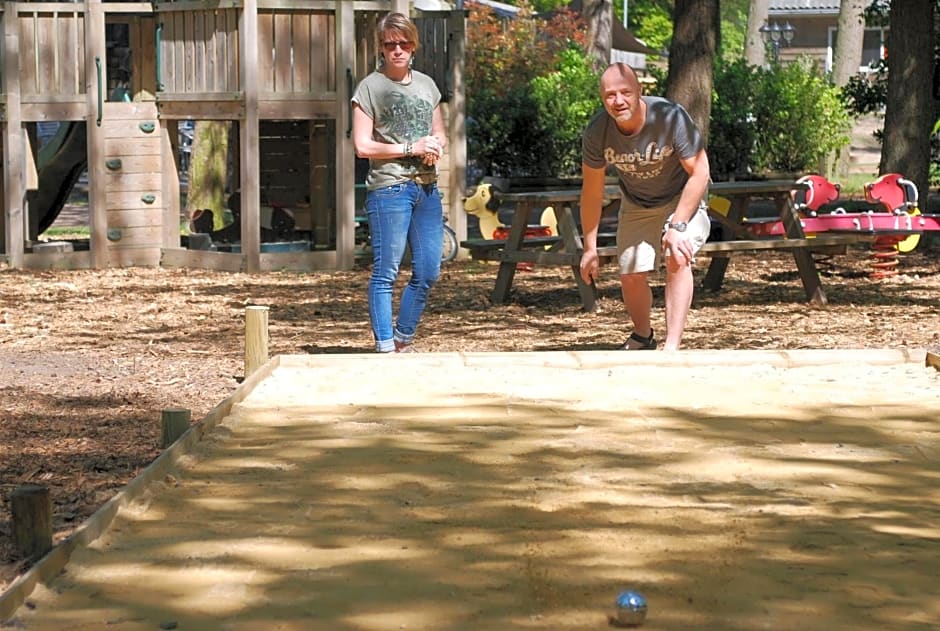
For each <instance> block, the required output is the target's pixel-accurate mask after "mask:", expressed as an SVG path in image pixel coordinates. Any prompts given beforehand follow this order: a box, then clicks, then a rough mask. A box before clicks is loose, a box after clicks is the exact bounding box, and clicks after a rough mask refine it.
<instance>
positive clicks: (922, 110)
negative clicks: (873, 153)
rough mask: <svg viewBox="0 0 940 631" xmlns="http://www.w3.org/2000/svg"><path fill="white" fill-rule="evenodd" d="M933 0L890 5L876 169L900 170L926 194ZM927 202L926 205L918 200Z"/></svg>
mask: <svg viewBox="0 0 940 631" xmlns="http://www.w3.org/2000/svg"><path fill="white" fill-rule="evenodd" d="M933 23H934V0H905V2H892V3H891V16H890V20H889V26H890V32H891V39H890V41H889V46H888V99H887V105H886V107H885V129H884V145H883V146H882V149H881V165H880V166H879V172H880V173H882V174H884V173H901V174H902V175H904V176H905V177H906V178H907V179H909V180H911V181H912V182H914V184H916V185H917V190H918V191H919V192H920V195H921V197H922V198H923V199H926V196H927V193H928V181H929V178H928V176H929V170H930V130H931V128H932V127H933V123H934V121H933V114H934V105H935V103H934V99H933V92H932V85H933V81H932V79H933V63H934V60H933ZM921 205H922V206H926V204H925V203H923V202H922V203H921Z"/></svg>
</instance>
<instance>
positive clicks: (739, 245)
mask: <svg viewBox="0 0 940 631" xmlns="http://www.w3.org/2000/svg"><path fill="white" fill-rule="evenodd" d="M800 186H803V185H802V184H797V183H796V182H793V181H791V180H770V181H747V182H718V183H714V184H712V185H711V187H710V188H709V193H710V194H712V195H720V196H722V197H725V198H727V199H728V200H729V201H730V202H731V204H730V208H729V210H728V214H727V216H724V215H721V214H720V213H716V212H713V211H712V210H711V209H710V211H709V212H710V214H711V215H712V216H713V217H715V219H716V220H717V221H719V222H720V223H721V224H722V225H724V226H726V227H727V228H728V232H729V233H730V235H731V239H730V240H726V241H711V242H708V243H706V244H705V246H704V247H703V248H702V249H701V250H700V252H702V253H709V254H711V256H712V259H711V262H710V263H709V267H708V271H707V272H706V275H705V280H704V282H703V286H704V287H705V288H706V289H711V290H718V289H720V288H721V284H722V282H723V280H724V276H725V272H726V270H727V268H728V262H729V257H730V256H731V255H732V254H733V253H734V252H742V251H755V250H781V249H786V250H790V251H791V252H792V253H793V258H794V261H795V262H796V266H797V269H798V271H799V274H800V279H801V281H802V283H803V288H804V290H805V291H806V296H807V298H808V299H809V300H810V301H812V302H815V303H821V304H824V303H825V302H826V294H825V291H824V290H823V287H822V282H821V280H820V278H819V272H818V270H817V269H816V264H815V261H814V260H813V256H812V251H813V250H814V249H819V248H820V247H827V246H839V245H845V244H848V243H854V242H856V241H858V240H859V239H860V238H861V237H860V236H859V235H850V234H840V235H816V236H814V237H813V238H807V237H806V235H805V234H804V233H803V228H802V226H801V225H800V218H799V215H798V214H797V211H796V208H795V206H794V204H793V198H792V195H791V193H792V192H793V191H794V190H797V189H798V188H799V187H800ZM604 196H605V201H604V205H607V204H608V203H610V202H613V201H617V200H619V199H620V197H621V191H620V188H619V186H616V185H608V186H606V187H605V190H604ZM580 199H581V190H580V189H557V190H538V191H530V192H519V193H505V194H501V195H500V203H501V204H502V203H505V204H512V205H514V210H513V215H512V223H511V224H510V229H509V236H508V238H507V239H506V240H505V241H501V240H495V239H468V240H466V241H464V242H463V243H461V245H462V246H463V247H465V248H467V249H469V250H470V253H471V255H472V256H473V257H474V258H475V259H480V260H489V261H499V271H498V272H497V275H496V285H495V287H494V289H493V293H492V300H493V302H494V303H497V304H503V303H506V302H507V301H508V300H509V293H510V290H511V288H512V283H513V280H514V279H515V274H516V268H517V264H519V263H534V264H538V265H555V266H560V267H570V268H571V272H572V275H573V276H574V280H575V283H576V285H577V287H578V293H579V294H580V296H581V302H582V305H583V306H584V309H585V310H587V311H593V310H594V307H595V303H596V299H597V292H596V288H595V287H594V286H592V285H588V284H586V283H585V282H584V281H583V280H582V278H581V270H580V263H581V253H582V252H583V250H584V246H583V242H582V240H581V234H580V232H579V230H578V225H577V222H576V221H575V215H574V207H575V206H576V204H578V203H579V202H580ZM756 199H769V200H771V201H772V202H773V204H774V207H775V209H776V212H777V217H779V220H780V221H782V222H783V225H784V226H785V230H786V235H785V236H784V237H773V238H764V239H754V238H753V235H751V234H750V233H748V232H747V230H746V228H745V227H744V225H743V223H744V219H745V213H746V211H747V209H748V208H749V206H750V205H751V203H752V202H753V201H754V200H756ZM547 206H551V207H553V208H554V210H555V217H556V219H557V221H558V236H557V237H537V238H526V234H525V233H526V227H527V226H528V222H529V218H530V217H531V216H533V214H534V213H533V211H534V210H540V209H542V208H545V207H547ZM598 254H599V255H600V256H601V259H602V261H603V260H606V261H611V260H616V254H617V249H616V246H613V245H609V246H602V245H600V244H599V246H598Z"/></svg>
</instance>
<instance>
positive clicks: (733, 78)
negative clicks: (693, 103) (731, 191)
mask: <svg viewBox="0 0 940 631" xmlns="http://www.w3.org/2000/svg"><path fill="white" fill-rule="evenodd" d="M755 72H756V70H755V69H754V68H753V67H751V66H748V65H747V62H745V61H744V60H743V59H738V60H736V61H730V62H719V63H716V64H715V73H714V75H713V85H714V89H713V91H712V112H711V120H710V122H709V126H710V129H709V140H708V162H709V164H710V165H711V169H712V178H713V179H716V180H726V179H729V178H730V177H731V176H734V177H736V178H740V177H742V176H744V175H746V174H747V173H748V172H749V171H750V170H751V169H752V164H751V151H752V150H753V148H754V145H755V144H756V143H757V139H756V136H757V132H758V130H757V126H756V125H755V117H754V110H755V107H754V101H755V98H756V94H755V91H754V90H753V87H754V75H755Z"/></svg>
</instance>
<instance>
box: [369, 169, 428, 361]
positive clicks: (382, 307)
mask: <svg viewBox="0 0 940 631" xmlns="http://www.w3.org/2000/svg"><path fill="white" fill-rule="evenodd" d="M366 214H367V215H368V216H369V232H370V234H371V238H372V277H371V278H370V279H369V319H370V320H371V321H372V335H373V336H374V338H375V350H376V351H378V352H380V353H388V352H391V351H394V350H395V342H398V344H400V345H401V344H411V342H412V341H413V340H414V337H415V329H417V328H418V321H419V320H420V319H421V314H422V313H423V312H424V307H425V306H426V305H427V301H428V291H429V290H430V289H431V287H433V286H434V283H436V282H437V279H438V277H439V276H440V273H441V249H442V245H443V242H444V234H443V233H444V216H443V208H442V207H441V196H440V194H439V193H438V191H437V184H428V185H421V184H418V183H416V182H413V181H411V180H409V181H407V182H403V183H400V184H393V185H392V186H386V187H385V188H380V189H378V190H374V191H369V193H368V195H367V196H366ZM406 244H407V245H408V246H409V247H410V248H411V278H410V279H409V281H408V284H407V285H406V286H405V288H404V290H403V291H402V294H401V303H400V304H399V306H398V319H397V321H396V322H395V328H394V330H393V329H392V292H393V290H394V288H395V280H396V279H397V278H398V270H399V267H400V266H401V260H402V257H403V256H404V254H405V245H406Z"/></svg>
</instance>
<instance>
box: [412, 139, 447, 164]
mask: <svg viewBox="0 0 940 631" xmlns="http://www.w3.org/2000/svg"><path fill="white" fill-rule="evenodd" d="M412 152H413V153H414V155H416V156H420V157H421V161H422V162H424V163H425V164H426V165H428V166H431V165H433V164H437V161H438V160H440V159H441V156H442V155H444V146H443V145H442V143H441V141H440V140H438V139H437V137H435V136H424V137H423V138H419V139H418V140H416V141H415V142H414V144H413V145H412Z"/></svg>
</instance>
